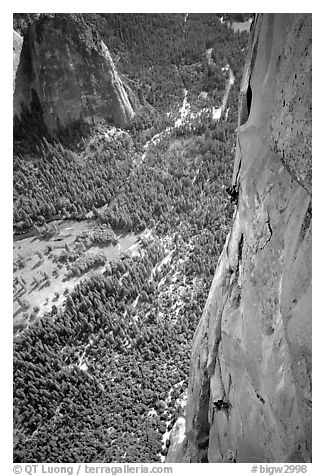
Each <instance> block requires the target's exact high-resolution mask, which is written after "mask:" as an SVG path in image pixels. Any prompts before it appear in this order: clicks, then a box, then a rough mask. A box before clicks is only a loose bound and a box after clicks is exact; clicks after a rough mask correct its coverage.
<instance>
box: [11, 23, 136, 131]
mask: <svg viewBox="0 0 325 476" xmlns="http://www.w3.org/2000/svg"><path fill="white" fill-rule="evenodd" d="M130 95H132V93H131V91H130V90H129V88H128V87H127V86H126V85H125V84H124V83H123V82H122V80H121V78H120V77H119V75H118V73H117V70H116V68H115V65H114V63H113V61H112V58H111V55H110V53H109V51H108V49H107V47H106V45H105V44H104V43H103V41H101V39H100V38H99V37H98V35H97V33H96V32H94V31H92V30H91V29H90V28H89V27H88V26H87V25H86V23H85V22H84V20H83V18H82V17H81V16H80V15H68V14H67V15H66V14H55V15H48V14H47V15H41V16H40V17H39V18H38V19H37V20H36V21H35V22H34V23H32V25H31V26H30V27H29V29H28V31H27V33H26V35H25V38H24V44H23V48H22V52H21V58H20V63H19V66H18V69H17V73H16V87H15V92H14V115H15V116H17V117H20V116H21V112H22V110H23V109H24V108H27V110H29V111H31V109H33V108H37V109H38V110H41V111H42V117H43V121H44V124H45V125H46V127H47V129H48V131H49V132H50V133H55V131H56V130H57V129H58V128H64V127H66V126H67V125H68V124H70V123H71V122H73V121H74V120H78V119H80V118H83V119H89V118H92V117H94V118H96V117H101V118H105V119H107V120H109V121H111V122H113V123H114V124H115V125H116V126H119V127H124V126H125V125H126V124H128V122H129V121H130V120H131V119H132V117H133V115H134V105H135V100H134V102H133V104H131V102H130V99H131V98H130V97H129V96H130ZM131 100H132V99H131Z"/></svg>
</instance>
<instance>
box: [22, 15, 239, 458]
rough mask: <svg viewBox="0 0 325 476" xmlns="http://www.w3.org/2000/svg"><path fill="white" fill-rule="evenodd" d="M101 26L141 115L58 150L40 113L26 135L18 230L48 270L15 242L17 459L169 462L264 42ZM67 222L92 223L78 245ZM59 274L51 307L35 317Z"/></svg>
mask: <svg viewBox="0 0 325 476" xmlns="http://www.w3.org/2000/svg"><path fill="white" fill-rule="evenodd" d="M85 18H86V21H87V22H88V23H89V24H91V25H92V27H93V28H94V27H96V29H97V31H98V32H99V34H100V35H101V36H102V37H103V39H104V41H105V42H106V44H107V45H108V47H109V49H110V50H111V51H112V56H113V58H114V61H115V63H116V64H117V68H118V69H119V71H120V72H121V74H123V75H125V80H126V81H129V83H130V88H131V89H132V88H133V90H134V91H135V92H136V94H137V96H138V97H139V98H140V102H141V107H140V108H139V110H138V113H137V114H136V117H135V120H134V121H133V123H132V124H131V126H130V127H129V128H128V129H127V130H123V131H122V130H119V129H116V128H114V127H113V126H112V125H110V124H108V123H105V121H103V120H97V119H96V118H94V120H93V121H92V122H91V123H78V124H76V125H75V127H71V128H69V130H68V131H63V132H62V136H60V138H59V140H54V141H53V140H51V138H50V137H47V136H46V133H44V134H43V133H42V136H41V137H40V136H39V134H38V133H37V132H35V129H33V125H35V124H37V121H38V119H39V118H36V119H34V121H35V124H33V121H30V122H29V125H28V126H26V125H25V126H24V128H23V127H21V129H20V130H18V132H17V130H16V134H15V143H14V153H15V154H14V231H15V233H16V234H21V235H23V234H25V236H29V235H28V233H30V235H31V236H32V240H33V243H34V245H35V252H34V251H33V254H34V255H35V257H36V256H37V260H36V258H35V259H34V258H33V259H34V261H33V262H32V264H33V266H30V268H28V266H29V260H31V259H32V258H31V257H28V256H27V255H26V254H25V255H24V253H23V251H22V250H20V251H19V252H18V246H19V243H20V241H19V240H17V241H16V242H15V261H14V299H15V302H16V306H17V309H18V312H17V316H16V317H15V319H16V320H15V321H14V323H15V329H14V330H15V340H14V430H15V433H14V460H15V462H27V461H28V462H154V461H163V460H164V457H165V455H166V452H167V446H168V434H169V431H170V429H171V427H172V425H173V423H174V422H175V420H176V419H177V417H178V416H180V415H182V414H183V412H184V402H185V401H186V388H187V378H188V374H189V365H190V350H191V343H192V337H193V334H194V331H195V329H196V326H197V324H198V321H199V319H200V316H201V313H202V311H203V307H204V304H205V301H206V298H207V294H208V291H209V288H210V285H211V281H212V278H213V274H214V271H215V268H216V264H217V261H218V257H219V255H220V253H221V250H222V247H223V244H224V242H225V239H226V236H227V233H228V231H229V228H230V225H231V219H232V215H233V210H234V204H233V203H232V202H231V200H230V197H229V195H228V193H227V191H226V188H227V187H229V185H230V182H231V173H232V165H233V159H234V148H235V132H236V127H237V104H238V92H239V82H240V78H241V72H242V67H243V61H244V57H245V51H246V50H245V48H246V46H247V40H248V34H247V32H241V33H234V32H233V30H232V29H231V28H229V25H227V24H226V23H225V22H222V21H220V18H219V17H218V16H217V15H212V14H211V15H210V14H189V15H187V16H186V15H185V16H184V15H181V14H179V15H178V14H177V15H176V14H175V15H165V14H160V15H159V14H157V15H155V14H152V15H151V14H150V15H137V14H132V15H118V14H116V15H113V14H110V15H104V14H103V15H93V14H89V15H86V16H85ZM231 74H232V75H233V76H231ZM229 78H233V81H232V82H231V83H230V82H229V81H230V79H229ZM228 86H229V88H228V94H227V98H226V99H227V101H226V104H224V105H225V107H224V108H222V109H221V106H222V103H223V99H224V97H225V92H226V90H227V87H228ZM40 130H41V129H40V128H38V131H40ZM42 132H43V131H42ZM65 221H68V222H69V223H72V225H69V226H71V227H72V228H73V226H74V225H73V224H74V223H76V224H77V223H78V224H80V223H88V224H89V223H91V226H90V225H89V226H87V227H86V229H85V230H81V231H80V232H78V233H75V234H73V235H70V238H69V240H67V239H66V238H65V237H64V236H63V235H62V232H61V231H60V224H62V223H64V222H65ZM71 236H72V238H71ZM123 236H133V237H134V240H133V241H132V246H131V247H128V246H126V247H125V251H123V250H124V248H122V249H121V243H120V240H121V237H123ZM20 238H22V240H24V236H22V237H20ZM59 239H60V240H61V241H62V243H61V245H60V247H57V246H56V245H55V242H56V241H55V240H59ZM21 243H23V241H21ZM38 246H39V248H38ZM116 247H120V248H119V252H118V253H117V252H116V253H115V252H113V250H114V249H117V248H116ZM33 249H34V248H33ZM108 249H109V250H110V251H109V253H107V252H106V251H107V250H108ZM41 250H42V251H41ZM45 264H46V265H48V266H50V269H51V273H52V275H50V273H48V272H47V271H46V269H47V268H45V267H44V266H45ZM26 269H28V270H29V269H30V272H28V273H25V274H24V270H26ZM37 273H38V274H37ZM55 279H56V280H57V281H56V283H60V286H61V287H59V288H55V289H54V288H53V292H55V296H56V297H55V298H54V300H53V304H51V306H50V307H51V309H50V310H49V306H48V303H47V307H46V306H45V307H44V306H43V307H42V303H40V304H39V305H37V306H32V307H31V303H30V301H29V295H31V292H32V291H33V292H35V293H36V294H37V293H38V294H39V295H40V290H41V289H44V288H45V289H46V288H47V286H49V287H50V286H51V283H52V285H53V283H54V280H55ZM72 280H75V281H72ZM72 282H73V283H76V284H74V285H73V286H72V285H68V284H69V283H70V284H71V283H72ZM63 283H67V287H66V290H65V291H64V292H61V291H62V289H63V288H64V287H65V284H63ZM57 289H59V290H60V292H57Z"/></svg>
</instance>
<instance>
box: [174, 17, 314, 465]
mask: <svg viewBox="0 0 325 476" xmlns="http://www.w3.org/2000/svg"><path fill="white" fill-rule="evenodd" d="M232 195H233V199H234V200H235V201H236V202H237V205H236V210H235V213H234V221H233V226H232V229H231V232H230V234H229V236H228V239H227V241H226V243H225V246H224V249H223V252H222V255H221V257H220V259H219V262H218V266H217V270H216V273H215V276H214V280H213V284H212V287H211V290H210V293H209V297H208V300H207V303H206V306H205V309H204V312H203V315H202V318H201V321H200V323H199V326H198V328H197V331H196V334H195V337H194V342H193V351H192V363H191V372H190V381H189V397H188V402H187V407H186V436H185V435H183V434H182V435H181V436H180V438H179V439H178V442H177V441H176V442H172V444H171V447H170V451H169V454H168V457H167V461H178V462H254V463H255V462H262V461H263V462H279V463H280V462H304V461H305V462H309V461H311V318H312V314H311V312H312V311H311V226H312V202H311V15H308V14H261V15H258V16H257V17H256V18H255V21H254V25H253V29H252V32H251V38H250V48H249V53H248V57H247V61H246V65H245V69H244V74H243V80H242V85H241V100H240V107H239V127H238V139H237V150H236V158H235V165H234V174H233V188H232Z"/></svg>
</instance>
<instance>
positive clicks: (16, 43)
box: [13, 30, 23, 90]
mask: <svg viewBox="0 0 325 476" xmlns="http://www.w3.org/2000/svg"><path fill="white" fill-rule="evenodd" d="M22 46H23V38H22V37H21V36H20V34H19V33H17V31H15V30H14V31H13V75H14V90H15V83H16V72H17V68H18V64H19V61H20V53H21V49H22Z"/></svg>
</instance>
